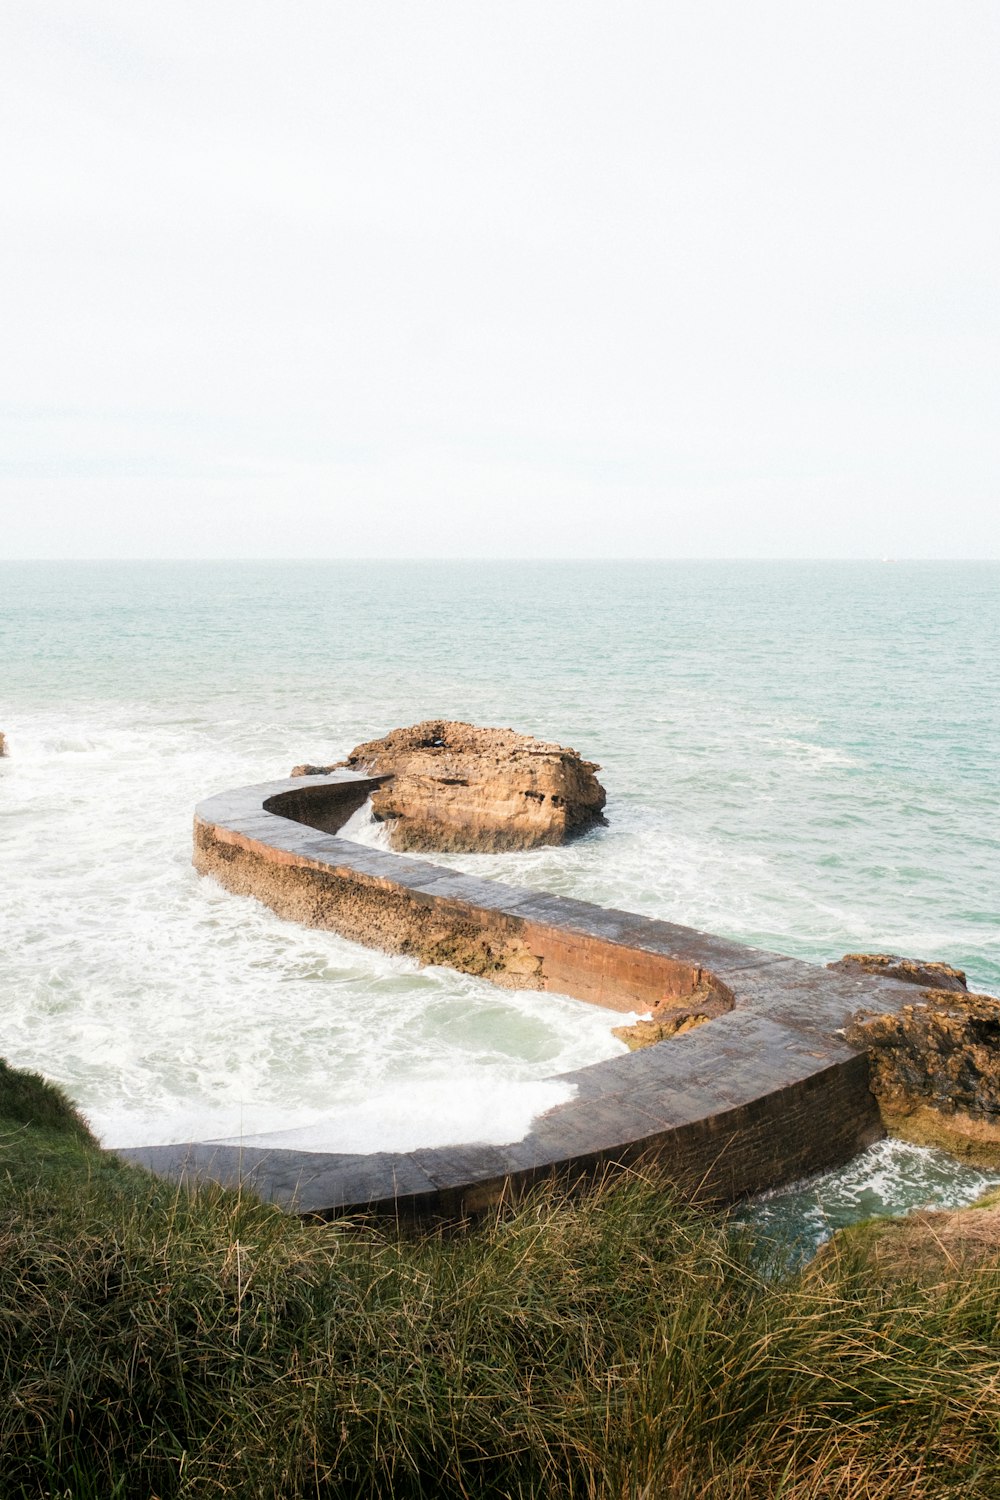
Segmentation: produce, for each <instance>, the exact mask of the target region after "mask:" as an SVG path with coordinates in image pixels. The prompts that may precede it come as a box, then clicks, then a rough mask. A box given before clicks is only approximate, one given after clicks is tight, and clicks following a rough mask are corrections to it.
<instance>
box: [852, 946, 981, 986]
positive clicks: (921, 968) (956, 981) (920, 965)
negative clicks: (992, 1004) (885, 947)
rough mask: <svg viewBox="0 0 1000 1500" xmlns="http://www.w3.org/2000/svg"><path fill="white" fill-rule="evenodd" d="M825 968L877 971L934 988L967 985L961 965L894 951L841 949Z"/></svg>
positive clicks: (886, 975) (882, 975)
mask: <svg viewBox="0 0 1000 1500" xmlns="http://www.w3.org/2000/svg"><path fill="white" fill-rule="evenodd" d="M827 968H828V969H833V970H834V971H835V972H838V973H841V974H855V975H861V974H877V975H878V976H879V978H881V979H899V980H902V981H903V983H904V984H921V985H926V986H927V988H929V989H934V990H961V991H966V990H967V989H968V985H967V984H966V982H965V972H964V970H962V969H953V968H952V966H951V964H941V963H935V962H934V961H933V960H932V959H922V958H900V957H898V955H897V954H894V953H845V954H844V956H843V958H840V959H838V960H837V962H836V963H832V964H827Z"/></svg>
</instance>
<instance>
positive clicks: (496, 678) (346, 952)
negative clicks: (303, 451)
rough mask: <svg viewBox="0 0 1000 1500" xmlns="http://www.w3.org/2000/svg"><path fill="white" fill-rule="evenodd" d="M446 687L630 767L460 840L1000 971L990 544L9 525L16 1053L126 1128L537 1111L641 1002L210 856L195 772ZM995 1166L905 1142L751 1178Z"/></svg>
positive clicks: (653, 909)
mask: <svg viewBox="0 0 1000 1500" xmlns="http://www.w3.org/2000/svg"><path fill="white" fill-rule="evenodd" d="M431 717H442V718H456V719H468V720H473V721H475V722H477V723H481V724H491V725H503V726H510V727H513V728H515V729H518V730H521V731H525V732H528V733H532V734H536V735H539V736H541V737H543V738H545V739H554V740H559V741H560V742H561V743H563V744H567V745H572V746H574V747H575V748H576V749H577V750H579V751H580V753H581V754H583V755H584V756H586V757H587V758H589V759H592V760H596V761H598V762H600V764H601V766H602V767H603V770H602V772H601V780H602V781H603V782H604V784H605V786H606V787H607V791H608V807H607V814H608V826H607V827H606V828H603V829H599V830H596V831H594V832H592V833H590V834H588V835H587V836H586V837H584V838H583V839H581V840H580V841H579V842H577V843H575V844H571V845H569V846H567V847H565V848H560V849H551V850H544V851H538V850H536V851H532V852H528V853H521V854H505V855H492V856H486V855H480V856H471V855H470V856H464V857H462V858H454V857H453V858H452V859H451V860H450V861H449V862H450V863H453V864H458V865H460V866H462V867H464V868H468V869H470V870H475V871H476V872H477V873H479V874H484V875H488V876H496V877H498V878H502V879H504V880H508V881H512V882H514V883H520V884H524V885H530V886H533V887H536V888H539V889H545V890H551V891H557V892H559V893H560V894H565V895H573V896H578V897H581V898H583V899H586V900H591V901H598V902H601V903H604V904H608V905H614V906H618V907H625V908H629V909H632V910H635V911H641V912H644V913H647V914H649V915H652V916H657V917H663V918H666V919H669V920H672V921H676V922H681V923H687V924H690V925H691V926H695V927H701V928H706V929H708V930H710V931H713V932H717V933H721V934H724V935H726V936H730V937H734V938H738V939H740V940H741V941H744V942H748V943H752V944H758V945H760V946H763V947H768V948H773V949H778V950H780V951H782V952H785V953H788V954H793V955H796V956H799V957H802V958H805V959H809V960H812V961H815V962H820V963H825V962H828V961H829V960H831V959H834V958H838V957H839V956H840V955H841V954H843V953H845V952H848V951H857V950H869V951H871V950H878V951H892V952H898V953H903V954H907V955H912V956H917V957H925V958H936V959H944V960H946V961H947V962H949V963H953V964H957V965H959V966H960V967H962V968H964V969H966V970H967V972H968V976H969V982H970V987H972V988H978V989H982V990H986V991H989V992H995V993H1000V845H998V817H997V753H998V746H1000V565H998V564H996V563H981V564H977V563H930V562H919V563H905V562H898V563H888V562H887V563H876V562H872V563H831V562H815V563H810V562H800V563H799V562H780V563H779V562H728V563H727V562H660V561H655V562H652V561H651V562H641V561H637V562H607V563H604V562H599V561H593V562H572V563H569V562H567V563H555V562H537V563H524V562H509V561H505V562H471V561H470V562H410V563H403V562H398V563H397V562H361V561H358V562H310V561H302V562H273V563H256V562H240V563H217V562H203V563H167V562H163V563H142V562H128V563H126V562H122V563H97V562H93V563H3V564H0V730H3V731H4V732H5V733H6V735H7V738H8V744H9V751H10V754H9V758H8V759H5V760H2V761H0V994H2V996H3V1009H2V1013H0V1016H2V1019H0V1055H4V1056H6V1057H7V1059H8V1060H9V1061H10V1062H11V1063H12V1064H13V1065H15V1066H19V1067H30V1068H34V1069H38V1070H40V1071H42V1072H44V1073H45V1074H47V1075H48V1076H49V1077H51V1078H54V1079H56V1080H57V1081H58V1082H59V1083H61V1084H63V1085H64V1086H65V1087H66V1088H67V1090H68V1091H69V1093H70V1094H71V1095H72V1096H73V1098H74V1099H75V1100H77V1101H78V1102H79V1104H80V1105H81V1106H82V1108H83V1109H84V1111H85V1113H86V1114H87V1115H88V1117H89V1118H90V1120H91V1121H92V1123H93V1125H94V1127H95V1129H96V1130H97V1131H98V1133H99V1134H100V1135H101V1137H102V1139H103V1140H104V1141H105V1142H106V1143H107V1144H109V1145H130V1144H141V1143H146V1142H162V1141H171V1140H187V1139H192V1138H217V1137H219V1138H222V1137H224V1138H229V1139H248V1138H250V1137H251V1136H254V1135H259V1134H268V1133H269V1134H270V1135H272V1136H274V1137H275V1138H277V1136H279V1135H282V1134H284V1133H286V1132H287V1133H288V1139H289V1140H291V1139H294V1140H295V1141H296V1143H297V1144H300V1145H301V1144H303V1143H306V1144H313V1145H314V1146H315V1147H316V1148H321V1147H325V1148H329V1149H339V1150H360V1151H369V1150H377V1149H405V1148H407V1147H408V1146H411V1145H414V1144H424V1145H435V1144H445V1143H447V1142H449V1141H455V1140H461V1139H466V1140H468V1139H473V1138H475V1139H483V1140H495V1141H501V1140H511V1139H516V1138H518V1136H520V1135H521V1134H523V1133H524V1132H525V1131H526V1130H527V1128H528V1126H529V1124H530V1121H531V1119H532V1118H533V1117H534V1115H535V1114H537V1113H538V1112H539V1110H541V1109H544V1108H547V1107H548V1106H549V1105H550V1104H552V1103H554V1102H556V1100H557V1099H558V1098H559V1097H562V1095H561V1094H560V1088H559V1086H558V1085H554V1084H552V1083H551V1082H548V1081H547V1080H548V1079H549V1078H550V1077H551V1075H552V1074H554V1073H558V1072H560V1071H563V1070H566V1069H569V1068H573V1067H577V1066H581V1065H583V1064H586V1063H588V1062H591V1061H597V1060H598V1059H599V1058H601V1057H606V1056H609V1055H611V1054H613V1053H614V1052H615V1051H616V1050H618V1049H619V1048H620V1047H621V1043H619V1042H617V1041H616V1040H615V1038H614V1037H612V1035H611V1029H610V1028H611V1026H612V1025H614V1024H619V1023H620V1020H621V1017H620V1016H618V1015H617V1014H614V1015H612V1014H611V1013H609V1012H605V1011H603V1010H600V1009H598V1008H595V1007H591V1006H587V1005H584V1004H582V1003H579V1002H576V1001H573V1000H570V999H561V998H560V997H557V996H549V995H545V996H542V995H538V994H534V993H520V992H511V991H503V990H497V989H495V988H494V987H493V986H491V985H489V984H488V983H485V982H483V981H478V980H475V979H473V978H470V977H467V976H462V975H457V974H453V973H450V972H449V971H446V970H436V969H423V970H421V969H418V968H417V967H416V966H415V965H414V964H412V963H410V962H409V961H407V960H405V959H401V958H398V957H392V956H388V955H383V954H378V953H374V952H372V951H370V950H368V949H364V948H360V947H358V946H356V945H354V944H351V943H348V942H346V941H344V940H343V939H341V938H338V937H337V936H335V935H333V934H329V933H322V932H314V931H309V930H305V929H301V928H298V927H295V926H293V925H291V924H289V923H285V922H281V921H279V920H278V919H277V918H276V917H275V916H273V915H272V914H271V913H270V912H268V911H266V910H264V909H263V908H262V907H260V906H259V905H257V904H256V903H255V902H253V901H250V900H244V899H241V898H238V897H234V896H231V895H229V894H227V893H225V892H223V891H222V890H220V889H219V888H218V887H216V886H215V885H213V884H212V882H210V881H208V880H202V879H200V878H199V877H197V876H196V875H195V874H194V872H193V870H192V868H191V864H190V839H191V816H192V811H193V808H194V805H195V803H196V802H197V801H198V800H199V799H201V798H202V797H205V796H207V795H209V794H211V793H213V792H216V791H220V790H224V789H225V788H228V787H235V786H239V785H243V784H246V783H248V782H257V781H265V780H269V779H272V778H275V777H279V776H283V775H286V774H287V773H288V771H289V769H290V768H291V766H292V765H294V764H295V763H297V762H300V761H315V762H321V763H324V762H329V761H332V760H335V759H337V758H339V757H340V756H342V755H343V754H345V753H346V752H347V751H348V750H350V749H351V748H352V747H353V746H354V745H355V744H356V743H358V742H359V741H362V740H366V739H370V738H373V737H375V736H377V735H379V734H382V733H384V732H385V731H387V730H388V729H391V728H393V727H395V726H397V725H402V724H407V723H412V722H415V721H417V720H419V719H425V718H431ZM363 836H368V837H370V836H372V834H371V831H370V830H369V831H368V832H367V833H364V832H363ZM986 1180H992V1179H987V1174H982V1173H975V1172H969V1171H968V1170H966V1169H960V1168H958V1167H957V1166H956V1165H955V1164H954V1163H952V1162H950V1161H949V1160H948V1159H947V1158H942V1157H940V1156H938V1155H935V1154H934V1153H929V1152H921V1151H918V1150H917V1149H916V1148H913V1147H904V1146H901V1145H899V1144H898V1143H889V1144H887V1145H884V1146H882V1147H880V1148H877V1150H876V1152H875V1153H873V1154H872V1155H870V1156H868V1157H865V1158H861V1159H859V1160H858V1162H856V1163H852V1164H850V1165H849V1166H848V1167H846V1168H843V1169H841V1170H840V1171H839V1172H838V1173H835V1174H826V1176H825V1177H824V1178H823V1179H822V1180H820V1181H819V1182H818V1183H814V1184H810V1185H807V1186H805V1187H803V1188H801V1189H798V1188H797V1189H796V1190H795V1192H794V1193H792V1194H785V1195H783V1196H780V1195H779V1199H778V1200H775V1201H776V1202H777V1204H778V1206H777V1208H775V1207H774V1206H773V1204H772V1206H771V1207H769V1208H766V1209H764V1210H762V1212H764V1213H765V1214H773V1213H775V1212H776V1213H778V1215H779V1217H780V1215H782V1214H784V1215H785V1217H786V1218H795V1219H796V1222H806V1221H807V1220H808V1221H809V1222H810V1223H813V1222H815V1221H816V1217H817V1214H818V1215H819V1217H820V1219H821V1220H822V1221H823V1223H824V1224H827V1225H828V1224H829V1223H831V1222H838V1221H839V1219H838V1216H840V1219H842V1218H850V1217H852V1216H856V1215H857V1214H858V1213H862V1212H868V1211H873V1210H876V1211H877V1210H879V1209H880V1208H881V1207H888V1208H897V1207H900V1206H906V1205H907V1204H909V1203H916V1202H922V1201H938V1202H951V1201H955V1202H958V1201H964V1200H965V1199H967V1198H968V1197H969V1196H970V1195H972V1194H973V1193H974V1192H975V1191H977V1190H979V1188H980V1187H981V1186H982V1185H983V1184H984V1183H985V1181H986ZM821 1232H822V1229H821Z"/></svg>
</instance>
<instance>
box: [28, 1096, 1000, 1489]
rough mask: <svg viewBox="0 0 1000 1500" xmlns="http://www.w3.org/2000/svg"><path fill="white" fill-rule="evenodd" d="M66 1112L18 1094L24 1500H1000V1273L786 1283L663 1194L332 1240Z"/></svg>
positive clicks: (612, 1191) (324, 1231)
mask: <svg viewBox="0 0 1000 1500" xmlns="http://www.w3.org/2000/svg"><path fill="white" fill-rule="evenodd" d="M5 1083H6V1087H5ZM42 1087H43V1086H42V1085H41V1081H40V1080H35V1081H34V1082H33V1083H32V1084H29V1085H27V1086H22V1085H21V1084H18V1085H17V1089H16V1090H15V1089H14V1087H13V1086H12V1084H11V1080H10V1077H9V1075H4V1074H3V1073H0V1361H2V1366H3V1374H2V1380H0V1474H2V1475H3V1476H4V1477H3V1486H2V1490H3V1495H4V1497H5V1500H6V1497H8V1496H9V1497H11V1500H15V1497H19V1496H35V1495H39V1496H41V1495H59V1496H64V1495H69V1496H72V1497H74V1500H86V1497H94V1500H97V1497H101V1500H114V1497H116V1496H118V1497H123V1496H129V1497H131V1496H136V1497H139V1496H141V1497H143V1500H147V1497H149V1496H162V1497H167V1496H179V1495H191V1496H202V1495H204V1496H238V1497H240V1500H250V1497H258V1496H259V1497H271V1496H279V1495H280V1496H307V1495H308V1496H338V1497H339V1496H345V1497H346V1496H362V1495H364V1496H386V1497H389V1496H392V1497H395V1500H408V1497H412V1496H435V1497H438V1496H491V1497H493V1496H496V1497H499V1496H518V1497H527V1496H538V1497H543V1496H544V1497H546V1500H550V1497H558V1496H569V1495H573V1496H581V1497H583V1496H586V1497H599V1496H600V1497H609V1500H610V1497H615V1500H625V1497H635V1500H639V1497H647V1500H659V1497H678V1500H680V1497H684V1500H687V1497H691V1500H694V1497H699V1500H734V1497H748V1500H749V1497H757V1496H771V1495H774V1496H779V1495H780V1496H783V1497H787V1500H806V1497H817V1500H818V1497H820V1496H824V1497H826V1496H840V1495H843V1496H846V1497H857V1500H861V1497H866V1500H878V1497H884V1500H889V1497H892V1500H908V1497H913V1500H915V1497H917V1496H938V1495H955V1496H961V1497H963V1500H966V1497H974V1496H984V1497H987V1496H990V1497H994V1496H996V1495H997V1494H1000V1445H998V1419H1000V1394H998V1377H1000V1344H998V1340H997V1315H998V1311H1000V1275H998V1274H997V1273H995V1272H992V1271H980V1272H979V1273H977V1275H976V1276H975V1277H973V1278H968V1277H965V1276H956V1277H953V1278H951V1279H950V1280H949V1279H948V1278H947V1277H942V1278H941V1279H940V1280H939V1283H938V1284H937V1285H930V1284H928V1283H927V1282H926V1281H924V1282H923V1283H922V1284H913V1285H900V1284H894V1283H893V1284H887V1283H885V1282H884V1281H881V1280H879V1279H877V1278H875V1277H874V1276H873V1274H872V1272H871V1268H870V1266H869V1265H868V1264H867V1263H866V1261H865V1258H864V1250H863V1246H858V1247H852V1246H850V1245H847V1246H845V1248H844V1250H843V1251H842V1253H841V1254H840V1255H839V1256H835V1257H831V1258H829V1259H828V1260H827V1262H826V1264H825V1265H824V1266H823V1267H822V1269H820V1270H818V1271H814V1272H813V1273H812V1274H810V1275H807V1276H805V1277H801V1278H796V1277H794V1276H789V1275H785V1276H783V1277H779V1278H777V1279H773V1278H772V1279H767V1278H765V1277H763V1276H762V1275H761V1274H760V1271H759V1262H755V1261H754V1260H753V1258H752V1257H751V1255H750V1252H749V1249H748V1247H746V1246H745V1245H741V1244H739V1243H737V1242H734V1241H733V1240H732V1239H731V1238H730V1237H728V1236H727V1232H726V1230H725V1226H724V1225H722V1224H721V1223H720V1222H719V1221H717V1220H714V1219H712V1218H709V1217H705V1216H701V1215H698V1214H695V1213H693V1212H691V1211H690V1210H685V1209H682V1208H679V1207H675V1206H672V1205H671V1203H670V1200H669V1196H668V1194H667V1192H666V1191H665V1190H664V1187H663V1185H662V1184H658V1183H657V1182H656V1181H655V1180H653V1179H651V1178H643V1177H639V1176H634V1177H632V1178H630V1179H628V1180H619V1181H618V1182H616V1183H609V1184H605V1185H604V1186H603V1187H600V1188H598V1189H596V1190H595V1191H594V1192H592V1193H590V1194H589V1195H588V1196H587V1197H585V1198H583V1199H579V1200H577V1201H569V1200H568V1199H566V1198H565V1196H563V1195H561V1194H560V1193H559V1192H558V1191H556V1190H554V1189H553V1190H550V1191H547V1192H540V1193H538V1194H536V1195H535V1196H534V1197H532V1198H531V1199H530V1200H529V1201H527V1202H526V1203H524V1204H522V1205H521V1206H520V1207H518V1208H517V1209H516V1210H513V1211H507V1212H503V1213H500V1214H497V1215H496V1216H494V1217H492V1218H491V1219H490V1220H489V1221H487V1222H483V1223H481V1224H479V1225H477V1226H475V1227H473V1228H471V1229H468V1230H465V1231H462V1232H455V1233H452V1234H449V1235H444V1234H439V1235H432V1234H427V1235H423V1236H420V1237H418V1236H415V1235H412V1234H407V1233H406V1232H403V1231H397V1230H396V1229H395V1228H392V1227H386V1226H379V1225H374V1224H365V1223H358V1224H354V1225H307V1224H302V1223H300V1222H298V1221H297V1220H294V1219H289V1218H286V1217H284V1216H283V1215H281V1214H279V1213H278V1212H276V1211H275V1210H273V1209H270V1208H267V1207H264V1206H263V1205H261V1204H260V1203H258V1202H256V1201H255V1200H253V1199H251V1198H247V1197H243V1198H241V1197H239V1196H237V1195H234V1194H227V1193H223V1192H218V1191H208V1192H203V1193H200V1194H198V1195H196V1196H192V1195H190V1194H187V1193H182V1192H178V1191H176V1190H175V1189H173V1188H171V1187H170V1186H169V1185H166V1184H162V1183H157V1182H155V1181H153V1180H152V1179H150V1178H149V1177H147V1176H145V1174H143V1173H140V1172H138V1171H135V1170H133V1169H131V1168H128V1167H125V1166H123V1165H121V1164H119V1163H116V1162H115V1160H114V1158H113V1157H110V1156H108V1155H107V1154H105V1153H102V1152H100V1151H99V1150H98V1149H97V1147H96V1146H94V1145H93V1144H92V1142H91V1141H90V1139H89V1136H88V1133H87V1132H86V1128H85V1127H84V1126H82V1123H81V1122H80V1121H79V1119H78V1117H77V1116H76V1115H75V1114H74V1113H73V1112H72V1110H71V1108H70V1107H69V1106H68V1105H66V1102H65V1101H62V1108H61V1111H60V1109H59V1108H57V1107H56V1106H55V1105H54V1104H53V1101H52V1099H51V1097H50V1096H49V1095H47V1094H46V1095H44V1098H43V1096H42V1094H41V1093H39V1092H38V1091H39V1090H40V1089H42ZM33 1089H34V1090H35V1091H36V1092H35V1094H33V1093H32V1090H33ZM33 1099H34V1100H35V1101H36V1102H34V1103H33V1102H32V1101H33ZM43 1105H44V1109H43ZM46 1109H47V1110H49V1113H47V1114H45V1110H46ZM11 1111H12V1112H13V1116H14V1117H13V1118H12V1117H11V1113H10V1112H11ZM43 1117H44V1123H36V1121H41V1120H42V1119H43Z"/></svg>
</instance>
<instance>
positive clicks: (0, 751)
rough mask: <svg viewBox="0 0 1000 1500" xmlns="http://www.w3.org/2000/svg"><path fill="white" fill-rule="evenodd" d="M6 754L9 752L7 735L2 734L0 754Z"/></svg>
mask: <svg viewBox="0 0 1000 1500" xmlns="http://www.w3.org/2000/svg"><path fill="white" fill-rule="evenodd" d="M6 754H7V738H6V736H5V735H4V734H0V755H6Z"/></svg>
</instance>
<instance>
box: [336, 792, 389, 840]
mask: <svg viewBox="0 0 1000 1500" xmlns="http://www.w3.org/2000/svg"><path fill="white" fill-rule="evenodd" d="M337 837H338V838H341V839H350V840H351V841H352V842H353V843H355V844H365V845H366V846H367V847H368V848H371V849H391V848H392V845H391V843H390V842H389V825H388V823H385V822H381V821H380V820H379V819H378V818H376V816H375V814H374V812H373V811H372V799H371V798H370V797H369V798H368V799H367V800H366V801H365V802H363V803H362V805H361V806H360V807H359V808H358V809H357V810H356V811H355V812H352V813H351V816H350V817H349V818H348V820H347V822H346V823H344V824H343V825H342V826H341V827H340V828H338V830H337Z"/></svg>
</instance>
